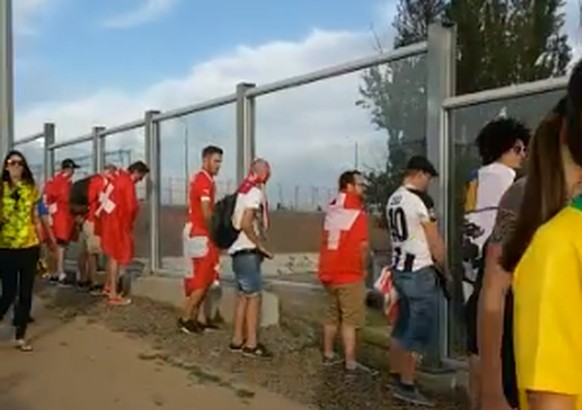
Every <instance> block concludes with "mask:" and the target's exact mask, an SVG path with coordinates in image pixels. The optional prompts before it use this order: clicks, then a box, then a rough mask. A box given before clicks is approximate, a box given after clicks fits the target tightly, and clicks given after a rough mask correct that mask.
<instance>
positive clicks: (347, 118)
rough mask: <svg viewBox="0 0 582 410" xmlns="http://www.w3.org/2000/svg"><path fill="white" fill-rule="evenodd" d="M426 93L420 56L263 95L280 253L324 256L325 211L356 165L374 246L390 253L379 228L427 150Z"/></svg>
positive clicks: (264, 141)
mask: <svg viewBox="0 0 582 410" xmlns="http://www.w3.org/2000/svg"><path fill="white" fill-rule="evenodd" d="M425 88H426V56H425V55H419V56H416V57H411V58H406V59H401V60H398V61H395V62H392V63H389V64H384V65H380V66H377V67H374V68H371V69H368V70H364V71H360V72H356V73H353V74H349V75H344V76H340V77H335V78H331V79H327V80H323V81H319V82H316V83H313V84H310V85H306V86H303V87H298V88H293V89H289V90H284V91H281V92H276V93H273V94H269V95H265V96H261V97H258V98H257V101H256V110H257V119H256V149H257V154H258V155H259V156H261V157H264V158H266V159H267V160H268V161H270V163H271V167H272V177H271V180H270V181H269V184H268V187H267V194H268V198H269V205H270V207H271V216H270V219H271V223H270V229H269V241H270V246H271V247H272V249H273V251H275V252H276V253H277V254H293V253H302V254H309V255H316V252H318V250H319V243H320V230H321V226H322V223H323V222H322V213H321V211H322V209H324V207H325V206H326V205H327V203H328V202H329V200H330V199H331V198H332V197H333V196H334V195H335V194H336V192H337V183H338V178H339V176H340V174H341V173H342V172H343V171H346V170H349V169H354V168H355V169H359V170H360V171H362V172H363V173H364V174H365V179H366V183H367V188H366V203H367V206H368V209H369V210H370V213H371V214H372V215H374V216H375V217H374V218H370V224H371V227H370V228H371V229H370V233H371V238H372V247H373V249H374V251H375V252H376V254H377V255H381V254H384V256H386V252H387V248H388V243H387V235H386V233H385V231H384V230H383V229H381V226H380V224H379V221H380V219H381V216H382V214H383V209H384V207H385V204H386V201H387V199H388V196H389V194H390V193H391V192H392V191H393V190H394V189H396V187H397V186H398V185H399V184H400V182H401V171H402V169H403V167H404V165H405V163H406V161H407V159H408V158H409V157H410V156H411V155H413V154H425V153H426V141H425V128H426V123H425V122H426V90H425ZM310 258H311V256H310ZM311 260H314V259H311ZM314 268H315V266H314V264H313V263H312V264H310V265H309V266H305V267H302V268H301V269H303V270H312V269H314Z"/></svg>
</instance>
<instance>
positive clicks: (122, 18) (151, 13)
mask: <svg viewBox="0 0 582 410" xmlns="http://www.w3.org/2000/svg"><path fill="white" fill-rule="evenodd" d="M140 1H142V3H141V4H140V5H139V7H137V8H136V9H134V10H130V11H127V12H125V13H122V14H119V15H117V16H113V17H110V18H108V19H106V20H105V21H104V22H103V26H104V27H109V28H129V27H134V26H138V25H141V24H144V23H148V22H150V21H152V20H154V19H156V18H157V17H159V16H160V15H162V14H164V13H167V12H168V11H170V10H171V9H172V8H173V7H174V6H175V5H176V4H177V3H178V1H179V0H140Z"/></svg>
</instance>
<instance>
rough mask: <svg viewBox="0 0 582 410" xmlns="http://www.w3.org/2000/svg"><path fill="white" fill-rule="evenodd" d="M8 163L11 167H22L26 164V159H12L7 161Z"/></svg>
mask: <svg viewBox="0 0 582 410" xmlns="http://www.w3.org/2000/svg"><path fill="white" fill-rule="evenodd" d="M6 164H7V165H8V166H9V167H21V166H23V165H24V161H22V160H20V159H11V160H8V161H6Z"/></svg>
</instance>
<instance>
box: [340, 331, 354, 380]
mask: <svg viewBox="0 0 582 410" xmlns="http://www.w3.org/2000/svg"><path fill="white" fill-rule="evenodd" d="M341 329H342V341H343V344H344V357H345V361H346V368H348V369H354V368H355V367H356V364H357V362H356V328H355V327H354V326H350V325H346V324H342V326H341Z"/></svg>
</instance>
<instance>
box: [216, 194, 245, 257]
mask: <svg viewBox="0 0 582 410" xmlns="http://www.w3.org/2000/svg"><path fill="white" fill-rule="evenodd" d="M236 198H237V193H234V194H230V195H227V196H225V197H224V198H222V199H221V200H220V201H218V202H217V203H216V204H214V210H213V211H212V218H211V219H210V237H211V239H212V242H214V244H215V245H216V246H217V247H218V248H219V249H228V248H230V247H231V245H232V244H233V243H234V241H236V240H237V239H238V235H239V233H240V230H239V229H236V228H235V227H234V225H233V224H232V215H233V214H234V207H235V205H236Z"/></svg>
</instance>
